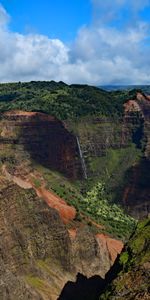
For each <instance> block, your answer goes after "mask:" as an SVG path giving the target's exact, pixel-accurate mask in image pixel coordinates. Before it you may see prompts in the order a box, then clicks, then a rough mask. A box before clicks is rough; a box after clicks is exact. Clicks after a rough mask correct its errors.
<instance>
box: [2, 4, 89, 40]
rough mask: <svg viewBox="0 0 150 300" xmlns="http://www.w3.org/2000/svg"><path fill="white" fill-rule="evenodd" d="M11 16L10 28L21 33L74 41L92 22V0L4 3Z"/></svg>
mask: <svg viewBox="0 0 150 300" xmlns="http://www.w3.org/2000/svg"><path fill="white" fill-rule="evenodd" d="M1 3H2V4H3V6H4V7H5V9H6V10H7V11H8V12H9V14H10V15H11V19H12V21H11V24H10V28H11V29H12V30H13V31H17V32H21V33H29V32H31V31H32V32H36V33H41V34H45V35H47V36H49V37H51V38H60V39H62V40H63V41H70V40H72V39H74V38H75V36H76V34H77V30H78V29H80V27H81V26H83V25H85V24H86V25H87V24H89V23H90V22H91V16H92V4H91V1H90V0H55V1H53V0H43V1H42V0H4V1H1Z"/></svg>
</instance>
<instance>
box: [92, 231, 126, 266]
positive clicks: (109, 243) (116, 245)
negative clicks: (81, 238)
mask: <svg viewBox="0 0 150 300" xmlns="http://www.w3.org/2000/svg"><path fill="white" fill-rule="evenodd" d="M96 237H97V241H99V240H100V242H102V243H103V244H104V246H106V247H107V249H108V252H109V254H110V258H111V262H112V265H113V263H114V262H115V260H116V258H117V256H118V254H120V253H121V251H122V249H123V247H124V244H123V242H122V241H119V240H115V239H112V238H110V237H109V236H108V235H106V234H97V235H96Z"/></svg>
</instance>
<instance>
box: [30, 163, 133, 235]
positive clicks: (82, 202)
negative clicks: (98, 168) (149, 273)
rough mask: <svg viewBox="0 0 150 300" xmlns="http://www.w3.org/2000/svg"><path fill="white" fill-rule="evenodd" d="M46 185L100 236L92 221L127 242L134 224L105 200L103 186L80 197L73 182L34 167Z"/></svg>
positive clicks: (42, 168) (94, 188) (119, 208)
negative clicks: (71, 206) (72, 207)
mask: <svg viewBox="0 0 150 300" xmlns="http://www.w3.org/2000/svg"><path fill="white" fill-rule="evenodd" d="M36 168H37V169H38V171H40V173H41V174H42V176H43V177H44V179H45V181H46V182H47V188H48V189H50V190H52V191H53V192H54V193H56V194H57V195H58V196H60V197H62V198H63V199H65V200H66V202H67V203H68V204H69V205H73V206H74V207H75V208H76V210H77V213H78V214H77V220H78V221H80V220H82V221H83V222H87V224H88V225H90V226H91V229H92V230H97V231H98V232H100V229H99V228H96V227H95V226H94V225H93V224H92V221H94V222H96V223H97V224H100V225H104V227H105V229H104V230H102V231H105V232H107V233H109V234H111V235H112V237H118V238H120V239H122V240H126V239H128V237H129V236H130V234H131V233H132V231H133V229H134V227H135V220H134V219H132V218H131V217H129V216H127V215H126V214H125V213H124V212H123V210H122V209H121V207H119V206H118V205H116V204H113V203H112V202H110V201H109V200H108V199H107V195H106V191H105V187H104V184H103V183H100V182H99V183H97V184H96V185H95V186H94V187H93V188H92V189H91V190H90V191H88V192H87V193H85V195H84V196H83V195H82V194H81V192H80V189H79V187H78V186H77V185H75V184H74V183H73V182H71V181H69V180H67V179H66V178H65V177H63V176H62V175H60V174H59V173H56V172H52V171H50V170H49V169H46V168H44V167H41V166H36Z"/></svg>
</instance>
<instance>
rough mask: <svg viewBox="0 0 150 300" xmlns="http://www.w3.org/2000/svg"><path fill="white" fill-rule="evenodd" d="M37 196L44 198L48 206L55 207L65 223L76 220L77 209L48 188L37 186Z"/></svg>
mask: <svg viewBox="0 0 150 300" xmlns="http://www.w3.org/2000/svg"><path fill="white" fill-rule="evenodd" d="M34 190H35V191H36V193H37V196H38V197H40V198H42V199H44V200H45V202H46V203H47V204H48V206H50V207H52V208H55V209H56V210H57V211H58V213H59V215H60V217H61V219H62V220H63V222H64V223H65V224H67V223H69V222H70V221H72V220H74V219H75V217H76V209H75V208H74V207H73V206H69V205H68V204H67V203H66V202H65V201H64V200H63V199H61V198H60V197H58V196H57V195H55V194H53V193H52V192H50V191H48V190H46V189H45V188H44V187H40V188H38V189H37V188H35V187H34Z"/></svg>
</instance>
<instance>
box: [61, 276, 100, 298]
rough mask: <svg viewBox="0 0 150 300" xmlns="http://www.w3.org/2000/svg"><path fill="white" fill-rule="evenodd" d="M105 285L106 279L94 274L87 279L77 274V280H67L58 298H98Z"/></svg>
mask: <svg viewBox="0 0 150 300" xmlns="http://www.w3.org/2000/svg"><path fill="white" fill-rule="evenodd" d="M103 287H104V279H102V278H101V277H100V276H93V277H91V278H89V279H87V278H86V277H85V276H83V275H82V274H78V275H77V280H76V282H67V283H66V285H65V287H64V289H63V291H62V293H61V295H60V297H59V298H58V300H83V299H84V300H98V299H99V295H100V293H101V290H102V289H103Z"/></svg>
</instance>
